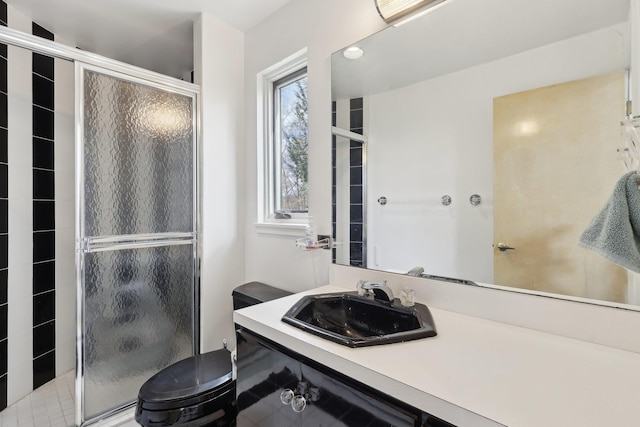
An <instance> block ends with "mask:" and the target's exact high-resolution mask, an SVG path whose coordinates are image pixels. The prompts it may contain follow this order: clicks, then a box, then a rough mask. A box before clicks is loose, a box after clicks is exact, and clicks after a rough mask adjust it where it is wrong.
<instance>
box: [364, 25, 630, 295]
mask: <svg viewBox="0 0 640 427" xmlns="http://www.w3.org/2000/svg"><path fill="white" fill-rule="evenodd" d="M624 34H626V24H620V25H617V26H615V27H612V28H607V29H603V30H599V31H596V32H593V33H589V34H585V35H583V36H580V37H576V38H572V39H569V40H566V41H563V42H559V43H554V44H551V45H549V46H545V47H542V48H538V49H534V50H531V51H528V52H524V53H522V54H518V55H515V56H512V57H508V58H505V59H502V60H498V61H495V62H491V63H488V64H484V65H480V66H476V67H472V68H469V69H466V70H462V71H459V72H455V73H452V74H449V75H445V76H442V77H438V78H434V79H431V80H428V81H425V82H421V83H418V84H414V85H411V86H407V87H404V88H401V89H398V90H394V91H390V92H386V93H382V94H378V95H374V96H371V97H370V98H369V120H370V121H369V128H368V136H369V146H368V153H367V154H368V157H367V160H368V173H369V174H368V179H369V181H368V184H369V186H368V200H369V203H368V214H369V225H370V227H369V235H368V238H369V240H368V243H369V260H368V261H369V262H368V265H369V267H370V268H375V269H383V270H396V271H398V270H399V271H405V272H406V271H408V270H409V269H411V268H413V267H416V266H422V267H424V268H425V271H426V272H428V273H430V274H435V275H443V276H449V277H459V278H467V279H472V280H476V281H479V282H485V283H492V282H493V247H492V244H493V98H494V97H499V96H503V95H507V94H510V93H515V92H520V91H524V90H529V89H534V88H538V87H543V86H548V85H550V84H554V83H560V82H566V81H571V80H577V79H581V78H584V77H588V76H593V75H598V74H604V73H607V72H609V71H613V70H620V69H624V68H625V67H626V61H627V58H626V50H625V48H624V46H625V45H626V37H625V36H624ZM479 82H481V84H479ZM474 193H477V194H479V195H481V197H482V203H481V204H480V205H479V206H477V207H474V206H471V204H470V203H469V196H471V195H472V194H474ZM445 194H448V195H450V196H452V198H453V203H452V204H451V205H450V206H443V205H442V204H441V202H440V198H441V196H443V195H445ZM380 196H386V197H387V198H388V199H389V203H388V204H387V205H386V206H380V205H379V204H378V203H377V202H376V200H377V199H378V197H380ZM376 251H377V252H378V256H377V257H376V259H379V261H380V262H379V264H378V265H376V264H375V259H374V257H375V253H376Z"/></svg>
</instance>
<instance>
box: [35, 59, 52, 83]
mask: <svg viewBox="0 0 640 427" xmlns="http://www.w3.org/2000/svg"><path fill="white" fill-rule="evenodd" d="M53 62H54V61H53V58H51V57H50V56H45V55H40V54H39V53H34V54H33V72H34V73H36V74H38V75H40V76H42V77H46V78H48V79H51V80H53Z"/></svg>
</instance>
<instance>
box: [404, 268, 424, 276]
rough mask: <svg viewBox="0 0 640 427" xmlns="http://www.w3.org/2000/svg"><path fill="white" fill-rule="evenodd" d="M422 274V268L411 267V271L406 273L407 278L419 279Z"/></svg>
mask: <svg viewBox="0 0 640 427" xmlns="http://www.w3.org/2000/svg"><path fill="white" fill-rule="evenodd" d="M422 273H424V268H422V267H413V268H412V269H411V270H409V271H408V272H407V276H416V277H420V276H422Z"/></svg>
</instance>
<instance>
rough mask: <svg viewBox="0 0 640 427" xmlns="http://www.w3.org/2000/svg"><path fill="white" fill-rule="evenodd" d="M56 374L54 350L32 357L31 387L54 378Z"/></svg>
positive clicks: (34, 387) (36, 386)
mask: <svg viewBox="0 0 640 427" xmlns="http://www.w3.org/2000/svg"><path fill="white" fill-rule="evenodd" d="M55 376H56V351H55V350H52V351H50V352H49V353H45V354H44V355H42V356H40V357H38V358H35V359H33V389H34V390H35V389H36V388H38V387H40V386H41V385H43V384H46V383H47V382H49V381H51V380H52V379H54V378H55Z"/></svg>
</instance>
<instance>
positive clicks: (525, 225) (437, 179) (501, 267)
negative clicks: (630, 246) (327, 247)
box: [331, 0, 640, 305]
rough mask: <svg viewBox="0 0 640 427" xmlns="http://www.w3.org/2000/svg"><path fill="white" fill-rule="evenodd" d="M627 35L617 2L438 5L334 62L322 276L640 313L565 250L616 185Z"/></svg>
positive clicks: (587, 254)
mask: <svg viewBox="0 0 640 427" xmlns="http://www.w3.org/2000/svg"><path fill="white" fill-rule="evenodd" d="M628 20H629V0H607V1H606V2H605V1H597V0H561V1H558V0H537V1H530V0H483V1H477V0H447V1H445V2H444V3H443V4H442V5H441V7H439V8H437V9H436V10H434V11H433V12H431V13H428V14H426V15H425V16H422V17H420V18H418V19H415V20H412V21H410V22H406V23H404V24H402V25H399V26H390V27H388V28H386V29H384V30H383V31H381V32H379V33H376V34H374V35H372V36H370V37H368V38H366V39H364V40H361V41H359V42H357V43H354V46H357V47H359V48H360V49H362V51H363V55H362V56H361V57H360V58H359V59H348V58H346V57H345V55H344V51H345V50H346V48H348V47H351V46H347V47H345V49H343V50H340V51H338V52H336V53H334V54H333V56H332V60H331V66H332V99H333V126H334V128H333V129H334V136H333V151H332V152H333V165H334V174H333V176H334V182H333V184H334V187H333V196H334V237H335V239H336V241H337V242H338V245H337V248H336V249H335V250H334V262H336V263H339V264H346V265H354V266H360V267H366V268H369V269H376V270H384V271H390V272H396V273H405V274H406V273H408V272H410V271H412V272H413V273H419V272H421V271H422V269H423V270H424V271H423V273H422V274H423V275H431V276H443V277H450V278H458V279H466V280H470V281H473V282H476V283H479V284H494V285H500V286H508V287H513V288H520V289H527V290H531V291H535V292H544V293H551V294H558V295H566V296H573V297H580V298H586V299H589V300H599V301H607V302H611V303H616V304H625V305H626V304H631V305H635V304H640V299H639V298H638V297H637V296H636V294H638V293H640V292H638V291H637V289H636V288H637V286H636V285H635V283H634V276H633V275H631V274H629V273H628V272H627V270H625V269H623V268H622V267H620V266H618V265H616V264H614V263H611V262H609V261H608V260H606V259H605V258H603V257H601V256H600V255H597V254H596V253H594V252H592V251H589V250H587V249H584V248H582V247H579V246H578V238H579V236H580V235H581V233H582V231H583V230H584V229H585V228H586V227H587V226H588V225H589V223H590V221H591V220H592V218H594V217H595V215H596V214H597V213H598V212H599V211H600V210H601V209H602V207H603V206H604V204H605V203H606V202H607V200H608V199H609V197H610V196H611V194H612V192H613V189H614V186H615V185H616V182H617V181H618V180H619V179H620V178H621V177H622V175H623V174H624V173H625V171H626V169H625V164H624V162H623V161H622V160H621V156H620V154H619V152H618V150H619V149H620V148H621V147H624V141H623V136H622V132H621V126H620V124H621V121H622V120H624V119H625V103H626V99H627V98H628V97H627V92H628V89H627V88H628V84H627V82H628V75H629V72H628V70H629V64H630V59H629V56H630V55H629V51H630V49H629V44H630V43H629V32H630V30H629V22H628ZM499 244H500V246H501V247H500V248H499V247H498V246H499ZM507 248H514V249H507Z"/></svg>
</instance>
